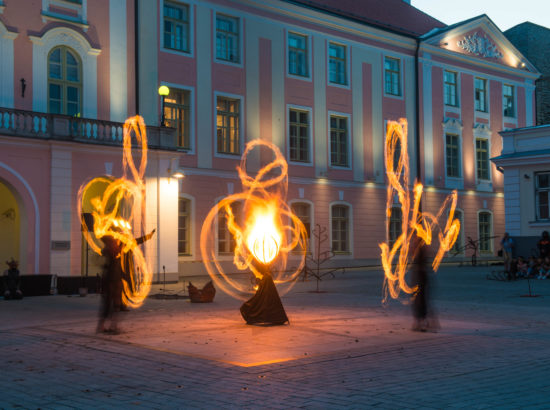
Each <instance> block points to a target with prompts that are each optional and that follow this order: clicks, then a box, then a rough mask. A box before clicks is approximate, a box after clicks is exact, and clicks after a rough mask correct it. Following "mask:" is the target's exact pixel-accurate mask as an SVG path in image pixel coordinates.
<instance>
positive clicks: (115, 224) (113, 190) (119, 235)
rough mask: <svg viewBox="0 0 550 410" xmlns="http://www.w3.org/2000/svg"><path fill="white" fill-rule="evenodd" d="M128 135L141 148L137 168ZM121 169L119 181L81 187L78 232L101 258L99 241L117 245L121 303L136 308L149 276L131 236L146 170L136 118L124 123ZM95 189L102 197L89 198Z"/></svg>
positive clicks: (142, 129)
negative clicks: (86, 210) (88, 218)
mask: <svg viewBox="0 0 550 410" xmlns="http://www.w3.org/2000/svg"><path fill="white" fill-rule="evenodd" d="M132 135H134V136H135V139H136V142H137V145H138V147H140V148H141V159H140V164H139V168H137V167H136V164H135V162H134V159H133V156H132ZM122 166H123V176H122V178H117V179H114V180H113V179H112V178H109V177H97V178H93V179H92V180H90V181H89V182H87V183H86V184H83V185H82V186H81V187H80V190H79V192H78V202H77V204H78V205H77V206H78V213H79V215H81V224H82V232H83V234H84V237H85V239H86V241H87V242H88V244H89V245H90V248H91V249H93V250H94V251H95V252H96V253H98V254H100V255H101V250H102V246H103V245H102V244H101V243H100V242H99V240H100V239H101V238H102V237H104V236H106V235H110V236H112V237H113V238H114V239H116V240H117V241H119V243H120V248H121V251H120V264H121V267H122V269H123V271H124V273H125V278H126V279H125V280H123V281H122V283H123V294H122V301H123V302H124V304H125V305H127V306H131V307H139V306H141V304H142V303H143V301H144V300H145V298H146V297H147V295H148V294H149V290H150V287H151V280H152V273H151V271H150V269H149V267H148V265H147V263H146V261H145V257H144V255H143V252H142V251H141V249H140V248H139V247H138V246H137V242H136V239H135V237H134V235H133V232H132V224H133V223H134V222H136V221H137V219H138V218H137V217H136V215H135V214H136V211H137V213H140V214H141V215H139V216H140V217H141V223H142V224H141V226H143V215H144V212H143V208H144V205H145V184H144V182H143V177H144V175H145V168H146V166H147V135H146V131H145V122H144V121H143V118H142V117H140V116H135V117H131V118H129V119H127V120H126V122H125V123H124V133H123V154H122ZM98 187H100V188H104V191H103V194H102V195H101V196H99V197H97V196H93V194H92V192H93V191H94V189H96V190H97V188H98ZM86 201H89V203H90V204H91V207H92V217H93V221H94V224H93V232H89V231H88V226H87V225H86V222H85V220H84V214H83V213H82V210H83V206H84V203H85V202H86Z"/></svg>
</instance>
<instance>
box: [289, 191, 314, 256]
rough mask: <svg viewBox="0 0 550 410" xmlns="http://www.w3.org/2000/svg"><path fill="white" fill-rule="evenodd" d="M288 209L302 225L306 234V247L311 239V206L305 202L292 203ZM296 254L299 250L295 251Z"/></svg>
mask: <svg viewBox="0 0 550 410" xmlns="http://www.w3.org/2000/svg"><path fill="white" fill-rule="evenodd" d="M290 209H291V210H292V212H293V213H294V215H296V216H297V217H298V218H299V219H300V221H302V223H303V224H304V227H305V228H306V232H307V239H308V247H309V243H310V238H311V205H310V204H308V203H306V202H293V203H292V204H291V205H290ZM295 251H296V252H299V251H301V249H295Z"/></svg>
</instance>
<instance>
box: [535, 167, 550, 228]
mask: <svg viewBox="0 0 550 410" xmlns="http://www.w3.org/2000/svg"><path fill="white" fill-rule="evenodd" d="M549 196H550V172H541V173H537V174H535V202H536V207H537V220H548V219H550V210H549V201H548V199H549Z"/></svg>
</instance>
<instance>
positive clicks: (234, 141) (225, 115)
mask: <svg viewBox="0 0 550 410" xmlns="http://www.w3.org/2000/svg"><path fill="white" fill-rule="evenodd" d="M216 110H217V119H216V126H217V151H218V153H219V154H230V155H239V154H240V153H241V139H240V100H238V99H234V98H226V97H218V98H217V104H216Z"/></svg>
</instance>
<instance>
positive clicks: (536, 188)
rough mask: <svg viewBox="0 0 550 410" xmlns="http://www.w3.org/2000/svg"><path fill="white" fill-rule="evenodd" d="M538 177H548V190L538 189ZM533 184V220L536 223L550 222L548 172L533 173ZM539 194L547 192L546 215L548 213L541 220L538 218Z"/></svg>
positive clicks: (549, 175) (549, 177) (549, 173)
mask: <svg viewBox="0 0 550 410" xmlns="http://www.w3.org/2000/svg"><path fill="white" fill-rule="evenodd" d="M539 175H548V180H549V184H548V188H540V187H539ZM534 177H535V183H534V188H535V201H534V202H535V220H536V221H537V222H548V221H550V171H539V172H535V175H534ZM540 192H547V204H548V205H547V207H548V210H547V213H548V218H541V216H540V200H539V193H540Z"/></svg>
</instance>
